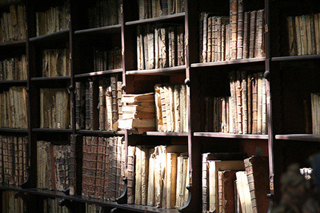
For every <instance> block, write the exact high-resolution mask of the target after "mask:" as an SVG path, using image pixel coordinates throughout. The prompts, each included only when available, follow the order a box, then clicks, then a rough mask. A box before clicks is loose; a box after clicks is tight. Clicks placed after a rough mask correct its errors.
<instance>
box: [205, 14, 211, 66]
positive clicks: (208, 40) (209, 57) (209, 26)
mask: <svg viewBox="0 0 320 213" xmlns="http://www.w3.org/2000/svg"><path fill="white" fill-rule="evenodd" d="M212 21H213V17H212V16H211V17H208V29H207V31H208V35H207V61H206V62H210V61H212V46H213V44H212V40H213V39H212V37H213V29H212V26H213V25H212Z"/></svg>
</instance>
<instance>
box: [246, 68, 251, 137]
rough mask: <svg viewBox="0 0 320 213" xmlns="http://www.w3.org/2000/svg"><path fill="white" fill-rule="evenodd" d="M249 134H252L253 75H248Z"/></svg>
mask: <svg viewBox="0 0 320 213" xmlns="http://www.w3.org/2000/svg"><path fill="white" fill-rule="evenodd" d="M247 104H248V113H247V114H248V134H251V133H252V74H250V73H248V75H247Z"/></svg>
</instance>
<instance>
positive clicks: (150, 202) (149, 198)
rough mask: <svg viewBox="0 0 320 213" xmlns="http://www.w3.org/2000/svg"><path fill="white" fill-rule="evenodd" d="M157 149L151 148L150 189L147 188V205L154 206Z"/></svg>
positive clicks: (149, 156) (149, 158)
mask: <svg viewBox="0 0 320 213" xmlns="http://www.w3.org/2000/svg"><path fill="white" fill-rule="evenodd" d="M154 151H155V149H154V148H150V149H149V155H148V160H149V168H148V189H147V192H148V194H147V205H148V206H154V205H155V169H156V168H155V166H156V164H155V157H156V156H155V152H154Z"/></svg>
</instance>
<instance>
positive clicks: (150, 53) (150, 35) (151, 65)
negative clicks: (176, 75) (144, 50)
mask: <svg viewBox="0 0 320 213" xmlns="http://www.w3.org/2000/svg"><path fill="white" fill-rule="evenodd" d="M147 32H148V33H147V39H148V42H147V45H148V56H147V57H148V63H147V67H146V68H147V69H154V68H155V62H154V61H155V57H154V52H155V50H154V40H155V38H154V26H153V25H147Z"/></svg>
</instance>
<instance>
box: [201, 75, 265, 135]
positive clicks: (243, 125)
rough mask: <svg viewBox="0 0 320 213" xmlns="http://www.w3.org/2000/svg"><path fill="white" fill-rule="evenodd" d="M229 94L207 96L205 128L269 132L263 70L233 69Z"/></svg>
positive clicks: (243, 132)
mask: <svg viewBox="0 0 320 213" xmlns="http://www.w3.org/2000/svg"><path fill="white" fill-rule="evenodd" d="M230 94H231V96H228V97H206V98H205V105H206V121H205V131H214V132H223V133H234V134H267V132H268V130H267V95H266V79H265V78H264V77H263V73H262V72H256V73H250V72H247V71H236V72H235V71H232V72H231V73H230Z"/></svg>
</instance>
